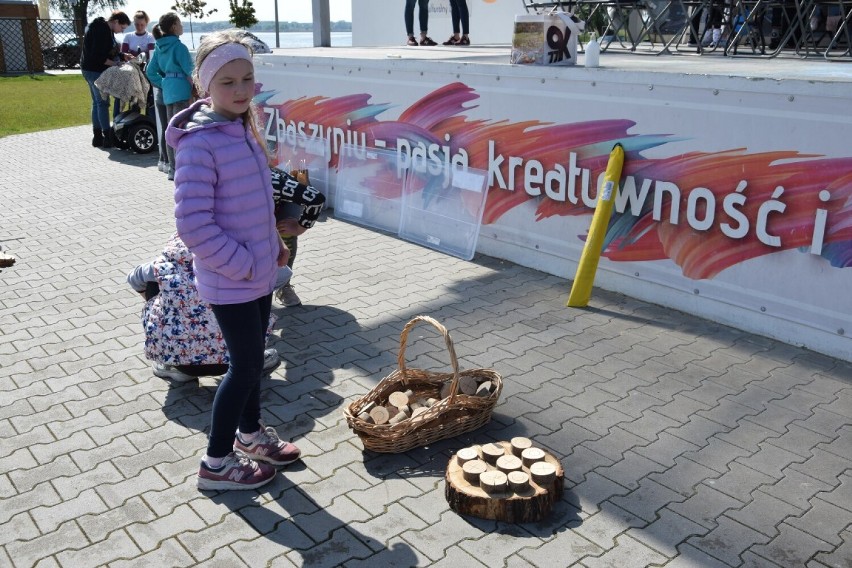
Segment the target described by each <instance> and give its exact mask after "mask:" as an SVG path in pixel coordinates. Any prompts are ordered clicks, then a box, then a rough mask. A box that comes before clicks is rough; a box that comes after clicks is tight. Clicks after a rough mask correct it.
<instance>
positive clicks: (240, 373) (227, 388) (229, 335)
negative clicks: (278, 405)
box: [207, 294, 272, 458]
mask: <svg viewBox="0 0 852 568" xmlns="http://www.w3.org/2000/svg"><path fill="white" fill-rule="evenodd" d="M211 307H212V308H213V314H214V315H215V316H216V321H217V322H218V323H219V328H220V329H221V330H222V337H223V338H224V339H225V345H227V346H228V353H229V354H230V356H231V364H230V366H229V367H228V372H227V373H225V377H224V378H223V379H222V382H221V384H219V387H218V388H217V389H216V396H215V397H214V398H213V413H212V416H211V418H210V440H209V442H208V443H207V455H208V456H210V457H211V458H222V457H225V456H226V455H228V454H229V453H231V452H232V451H233V446H234V434H235V432H236V430H237V427H239V429H240V432H246V433H250V432H257V430H258V428H259V426H260V378H261V374H262V373H263V350H264V348H265V347H266V328H267V326H268V325H269V312H270V311H271V309H272V294H268V295H266V296H263V297H261V298H258V299H257V300H253V301H251V302H245V303H243V304H218V305H217V304H213V305H211Z"/></svg>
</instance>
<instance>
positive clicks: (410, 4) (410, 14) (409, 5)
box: [404, 0, 417, 37]
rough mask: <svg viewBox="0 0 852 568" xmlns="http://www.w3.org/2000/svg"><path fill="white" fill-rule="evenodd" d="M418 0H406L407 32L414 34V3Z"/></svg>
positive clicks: (410, 34) (410, 35)
mask: <svg viewBox="0 0 852 568" xmlns="http://www.w3.org/2000/svg"><path fill="white" fill-rule="evenodd" d="M416 2H417V0H405V13H404V15H405V33H407V34H408V37H413V36H414V4H415V3H416Z"/></svg>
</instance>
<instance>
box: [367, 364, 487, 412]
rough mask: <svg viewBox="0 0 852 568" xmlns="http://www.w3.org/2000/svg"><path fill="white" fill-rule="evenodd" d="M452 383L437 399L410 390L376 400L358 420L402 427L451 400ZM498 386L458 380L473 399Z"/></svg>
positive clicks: (449, 382) (465, 377)
mask: <svg viewBox="0 0 852 568" xmlns="http://www.w3.org/2000/svg"><path fill="white" fill-rule="evenodd" d="M452 384H453V382H452V381H446V382H445V383H444V384H443V385H442V386H441V390H440V393H439V394H438V396H439V397H440V398H436V397H434V396H417V395H415V393H414V392H413V391H411V390H406V391H394V392H392V393H390V394H389V395H388V398H387V400H385V401H379V402H378V403H377V402H375V401H373V402H369V403H367V404H366V405H364V408H363V409H362V410H361V412H360V413H359V414H358V418H360V419H361V420H363V421H365V422H368V423H370V424H399V423H400V422H402V421H403V420H416V419H417V417H418V416H420V415H421V414H423V413H424V412H426V411H427V410H429V409H430V408H432V407H433V406H435V405H436V404H438V403H440V402H441V401H442V400H444V399H446V398H448V397H449V396H450V395H451V394H452V388H453V387H452ZM494 389H495V386H494V385H493V384H492V383H491V381H488V380H481V381H478V380H477V379H476V378H475V377H470V376H463V377H460V378H459V392H460V393H461V394H466V395H470V396H482V397H486V396H489V395H491V393H493V392H494Z"/></svg>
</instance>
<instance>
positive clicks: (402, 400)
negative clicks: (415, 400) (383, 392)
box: [388, 391, 408, 408]
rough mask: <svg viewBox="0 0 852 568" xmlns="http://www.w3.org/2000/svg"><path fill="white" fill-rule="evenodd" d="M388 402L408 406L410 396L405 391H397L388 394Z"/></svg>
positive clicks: (398, 405)
mask: <svg viewBox="0 0 852 568" xmlns="http://www.w3.org/2000/svg"><path fill="white" fill-rule="evenodd" d="M388 403H390V405H391V406H395V407H396V408H405V407H406V406H408V396H406V394H405V393H404V392H400V391H396V392H392V393H390V396H388Z"/></svg>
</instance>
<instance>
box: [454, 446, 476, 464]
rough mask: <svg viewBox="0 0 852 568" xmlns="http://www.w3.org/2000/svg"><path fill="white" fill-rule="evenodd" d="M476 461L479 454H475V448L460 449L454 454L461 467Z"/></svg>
mask: <svg viewBox="0 0 852 568" xmlns="http://www.w3.org/2000/svg"><path fill="white" fill-rule="evenodd" d="M478 459H479V453H477V451H476V448H462V449H460V450H459V451H457V452H456V460H458V462H459V464H461V465H464V464H465V463H467V462H469V461H471V460H478Z"/></svg>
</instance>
